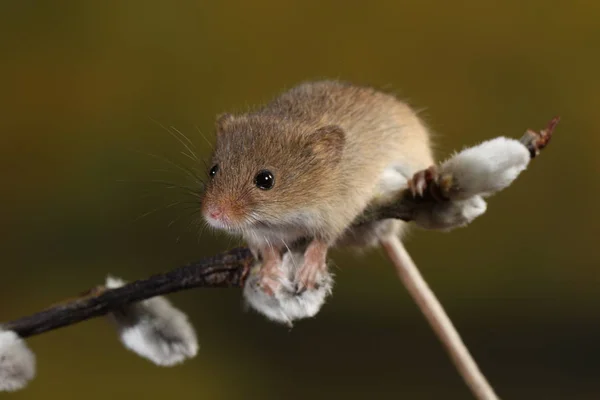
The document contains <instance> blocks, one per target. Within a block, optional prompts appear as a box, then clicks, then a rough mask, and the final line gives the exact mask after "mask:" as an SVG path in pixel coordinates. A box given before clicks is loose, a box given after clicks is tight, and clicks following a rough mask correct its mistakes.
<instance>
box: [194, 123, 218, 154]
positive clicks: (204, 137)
mask: <svg viewBox="0 0 600 400" xmlns="http://www.w3.org/2000/svg"><path fill="white" fill-rule="evenodd" d="M194 128H196V130H197V131H198V133H199V134H200V136H202V139H204V140H205V141H206V143H208V145H209V146H210V148H211V149H214V147H213V145H212V143H211V142H210V141H209V140H208V139H207V138H206V136H204V134H203V133H202V131H201V130H200V128H198V125H194Z"/></svg>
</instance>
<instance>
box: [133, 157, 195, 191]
mask: <svg viewBox="0 0 600 400" xmlns="http://www.w3.org/2000/svg"><path fill="white" fill-rule="evenodd" d="M136 152H137V153H139V154H143V155H146V156H148V157H153V158H156V159H158V160H161V161H164V162H166V163H168V164H171V165H172V166H174V167H175V168H177V169H179V170H180V171H182V172H184V173H185V174H187V175H189V176H190V177H191V178H192V179H193V180H194V181H195V182H196V183H200V182H201V180H200V178H199V177H198V176H197V175H196V174H195V173H194V171H193V170H191V169H190V168H188V167H186V166H183V165H181V164H178V163H176V162H175V161H171V160H169V159H168V158H166V157H163V156H159V155H156V154H152V153H147V152H143V151H136Z"/></svg>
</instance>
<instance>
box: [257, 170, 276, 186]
mask: <svg viewBox="0 0 600 400" xmlns="http://www.w3.org/2000/svg"><path fill="white" fill-rule="evenodd" d="M254 184H255V185H256V187H257V188H259V189H262V190H269V189H271V188H272V187H273V185H274V184H275V176H273V174H272V173H271V171H267V170H266V169H265V170H262V171H260V172H259V173H258V174H256V177H255V178H254Z"/></svg>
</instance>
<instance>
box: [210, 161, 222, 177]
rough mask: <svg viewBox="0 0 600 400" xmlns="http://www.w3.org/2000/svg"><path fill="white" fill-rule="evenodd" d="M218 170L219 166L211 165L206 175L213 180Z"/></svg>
mask: <svg viewBox="0 0 600 400" xmlns="http://www.w3.org/2000/svg"><path fill="white" fill-rule="evenodd" d="M218 170H219V164H215V165H213V167H212V168H211V169H210V172H209V173H208V175H210V177H211V178H213V177H214V176H215V175H216V174H217V171H218Z"/></svg>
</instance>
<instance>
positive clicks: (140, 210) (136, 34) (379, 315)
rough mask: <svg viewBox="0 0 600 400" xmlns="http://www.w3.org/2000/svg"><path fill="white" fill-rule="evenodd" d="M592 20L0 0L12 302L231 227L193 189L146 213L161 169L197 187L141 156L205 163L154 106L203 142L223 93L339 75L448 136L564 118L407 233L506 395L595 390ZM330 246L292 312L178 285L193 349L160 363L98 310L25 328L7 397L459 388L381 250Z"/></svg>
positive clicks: (462, 10) (170, 193) (128, 267)
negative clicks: (28, 350)
mask: <svg viewBox="0 0 600 400" xmlns="http://www.w3.org/2000/svg"><path fill="white" fill-rule="evenodd" d="M599 18H600V3H594V2H589V1H570V2H566V1H564V2H558V1H557V2H545V1H529V2H521V1H504V2H500V1H475V0H470V1H459V2H441V1H438V2H435V1H406V2H399V1H394V2H393V1H389V2H362V3H358V2H356V3H354V2H343V1H319V2H316V1H307V0H302V1H299V0H294V1H273V0H256V1H252V2H244V1H221V2H216V1H215V2H202V1H180V2H159V1H143V2H142V1H122V2H118V1H104V2H85V1H80V2H76V1H72V2H34V1H19V2H3V3H2V5H0V23H1V26H2V35H1V39H0V46H1V48H0V49H1V51H2V62H1V63H0V79H1V80H2V91H1V94H0V99H1V100H0V101H1V104H0V105H1V108H0V116H1V118H0V132H1V136H0V166H1V168H0V179H1V180H2V189H1V190H2V196H1V200H0V206H1V207H0V221H1V222H2V225H3V226H4V229H3V232H4V234H3V238H2V241H1V242H0V243H1V245H0V246H1V247H0V248H1V250H2V264H3V267H2V272H3V274H2V278H1V279H0V320H8V319H13V318H16V317H19V316H22V315H25V314H28V313H31V312H34V311H37V310H39V309H41V308H43V307H45V306H47V305H49V304H51V303H53V302H55V301H57V300H60V299H61V298H64V297H68V296H70V295H73V294H76V293H78V292H79V291H81V290H83V289H86V288H88V287H91V286H94V285H96V284H98V283H100V282H102V281H103V279H104V277H105V276H106V274H107V273H112V274H115V275H117V276H121V277H123V278H124V279H128V280H131V279H136V278H141V277H145V276H147V275H149V274H151V273H154V272H158V271H163V270H166V269H169V268H171V267H175V266H178V265H180V264H183V263H186V262H188V261H192V260H195V259H199V258H202V257H204V256H207V255H209V254H212V253H214V252H216V251H221V250H225V249H227V248H229V247H231V246H233V245H234V244H235V242H234V241H232V240H230V239H229V238H227V237H225V236H213V235H211V234H210V232H204V233H201V234H199V232H200V229H199V228H198V227H197V226H196V224H195V222H194V221H195V219H194V218H195V217H197V215H196V216H193V215H190V214H191V213H192V212H193V211H194V210H193V209H190V208H189V207H185V206H174V207H171V208H167V209H162V210H159V211H157V212H155V213H152V214H150V215H147V216H146V217H143V218H140V219H138V217H139V216H140V215H142V214H145V213H147V212H148V211H151V210H154V209H156V208H157V207H161V206H164V205H168V204H171V203H173V202H175V201H178V200H181V199H183V197H182V195H181V193H180V192H178V191H177V190H173V189H167V188H165V187H163V186H161V185H157V184H152V183H149V182H148V181H154V180H165V181H172V182H178V183H181V184H190V182H189V180H186V177H185V176H184V175H183V174H181V173H179V172H178V171H177V169H176V168H174V167H173V166H172V165H170V164H169V163H168V162H165V161H162V160H160V159H158V158H153V157H151V156H147V155H145V154H144V153H151V154H156V155H160V156H161V157H166V158H167V159H169V160H172V161H174V162H177V163H183V164H186V165H188V166H192V163H191V161H190V160H189V159H187V158H186V157H184V156H183V155H181V154H180V151H181V150H182V148H181V146H180V145H179V143H177V142H176V141H175V140H174V139H173V138H172V137H171V136H169V134H168V133H167V132H166V131H165V130H163V129H162V128H161V127H160V126H159V125H158V124H157V123H156V122H153V120H155V121H158V122H159V123H161V124H164V125H166V126H170V125H173V126H175V127H176V128H178V129H179V130H181V131H182V132H184V133H185V134H186V135H188V136H190V137H191V138H192V140H193V141H194V143H195V145H196V147H197V150H198V152H199V153H200V154H201V155H202V156H203V157H207V156H208V153H209V149H210V148H209V146H208V144H207V142H206V141H205V140H204V139H203V138H202V135H201V134H200V133H199V131H201V132H202V133H203V134H204V136H206V137H207V138H208V139H209V140H212V135H213V133H212V127H213V119H214V116H215V114H217V113H220V112H223V111H236V110H237V111H239V110H245V109H246V108H247V107H248V106H251V105H254V104H258V103H260V102H263V101H266V100H268V99H269V98H271V97H272V96H274V95H275V94H277V93H278V92H279V91H281V90H282V89H284V88H288V87H291V86H292V85H294V84H296V83H298V82H300V81H303V80H307V79H315V78H323V77H328V78H341V79H344V80H349V81H353V82H356V83H362V84H371V85H375V86H378V87H383V88H386V89H392V90H395V91H396V92H398V93H400V96H401V97H402V98H405V99H408V100H409V101H410V102H411V103H412V104H413V105H414V106H415V107H417V108H424V109H425V112H424V114H423V115H424V116H425V118H426V120H427V122H428V123H429V124H430V126H431V127H432V129H433V130H434V131H435V132H436V133H437V139H436V141H437V151H438V156H439V157H445V156H447V155H448V154H450V152H451V151H453V150H455V149H460V148H461V147H462V146H463V145H468V144H474V143H476V142H478V141H481V140H484V139H488V138H492V137H495V136H498V135H509V136H512V137H520V135H521V134H522V133H523V132H524V131H525V129H527V128H535V129H538V128H542V127H544V126H545V124H546V123H547V121H548V120H550V118H552V117H553V116H554V115H555V114H560V115H561V116H562V121H561V123H560V125H559V127H558V130H557V136H556V137H555V140H554V141H553V143H552V145H551V146H550V148H549V149H548V150H547V151H546V152H545V153H544V154H543V156H542V157H541V158H540V159H539V160H536V161H535V162H534V163H532V164H531V166H530V168H529V170H528V171H527V172H526V173H524V174H523V175H522V176H521V177H520V178H519V179H518V180H517V181H516V183H515V184H514V185H513V186H511V187H510V188H509V189H508V190H506V191H505V192H503V193H501V194H500V195H498V196H497V197H495V198H493V199H491V201H490V202H489V208H488V213H487V214H486V215H485V216H483V217H481V218H480V219H478V220H477V221H476V222H474V223H473V224H472V225H471V226H470V227H468V228H467V229H462V230H458V231H455V232H452V233H449V234H443V233H436V232H425V231H416V230H415V231H414V232H413V234H412V235H411V236H410V240H409V242H408V246H409V250H410V251H411V252H412V254H413V256H414V258H415V259H416V261H417V263H418V264H419V266H420V267H421V269H422V271H423V273H424V275H425V276H426V277H427V279H428V280H429V282H430V284H431V286H432V287H433V288H434V290H435V291H436V292H437V294H438V296H439V297H440V299H441V301H442V303H443V304H444V305H445V307H446V308H447V311H448V312H449V314H450V315H451V316H452V318H453V319H454V322H455V323H456V325H457V327H458V329H459V331H460V332H461V334H462V335H463V337H464V339H465V341H466V343H467V344H468V345H469V347H470V349H471V350H472V352H473V354H474V356H475V358H476V359H477V361H478V362H479V364H480V366H481V368H482V370H483V371H484V372H485V373H486V374H487V376H488V378H489V379H490V380H491V382H492V383H493V385H494V386H495V387H496V389H497V390H498V392H499V394H500V395H501V396H502V397H503V398H504V399H598V398H600V344H599V341H598V337H600V323H599V320H600V318H599V317H600V315H599V311H598V310H599V302H600V291H599V290H598V289H599V288H600V279H599V273H598V266H599V261H600V256H599V252H598V251H597V250H598V248H597V240H598V239H597V238H598V233H599V232H598V226H599V224H598V212H597V206H596V201H597V200H594V199H596V196H598V195H599V194H600V185H599V183H598V179H596V176H597V173H598V169H599V167H600V161H599V157H598V156H597V150H596V147H595V146H597V145H599V144H600V143H599V139H598V137H599V136H598V134H597V132H598V131H600V118H598V116H597V115H598V108H599V107H600V85H599V83H598V82H599V80H598V71H599V70H600V24H599V23H598V21H599ZM152 119H153V120H152ZM196 167H199V168H201V169H203V168H204V166H202V165H200V166H196ZM165 169H166V170H168V171H164V170H165ZM188 206H189V205H188ZM173 219H177V220H176V221H175V222H174V223H172V224H171V221H172V220H173ZM333 259H334V261H335V264H336V265H337V266H338V267H337V268H336V274H337V281H336V288H335V291H334V296H333V298H332V299H331V300H330V301H329V302H328V303H327V304H326V305H325V307H324V308H323V310H322V312H321V313H320V314H319V315H318V316H317V318H315V319H313V320H308V321H304V322H301V323H298V324H297V326H296V327H295V328H294V329H293V330H291V331H288V329H286V328H283V327H280V326H277V325H274V324H272V323H269V322H267V321H266V320H264V319H263V318H262V317H260V316H257V315H255V314H253V313H249V312H244V311H243V309H242V307H241V295H240V292H239V291H237V290H197V291H191V292H186V293H180V294H176V295H174V296H171V299H172V300H173V301H174V302H175V303H176V304H177V305H179V306H181V308H183V309H184V310H186V311H187V312H189V315H190V318H191V319H192V320H193V322H194V324H195V326H196V328H197V330H198V335H199V340H200V343H201V349H200V352H199V354H198V356H197V357H196V358H195V359H194V360H192V361H189V362H187V363H186V364H184V365H182V366H179V367H176V368H171V369H163V368H159V367H155V366H154V365H152V364H150V363H149V362H147V361H145V360H142V359H140V358H138V357H137V356H135V355H134V354H132V353H130V352H127V351H125V350H124V349H123V348H122V347H121V345H120V344H119V343H118V341H117V339H116V335H115V334H114V332H113V330H112V327H111V326H110V325H109V324H108V323H107V322H106V321H105V320H102V319H100V320H94V321H89V322H86V323H83V324H80V325H77V326H73V327H70V328H68V329H63V330H59V331H55V332H52V333H48V334H45V335H42V336H39V337H35V338H32V339H31V340H29V341H28V342H29V343H30V345H31V347H32V348H33V350H34V351H35V352H36V354H37V356H38V377H37V378H36V379H35V380H34V381H33V382H32V383H31V385H30V386H29V387H28V388H27V389H26V390H24V391H22V392H18V393H16V394H13V395H11V396H12V397H13V398H15V399H40V398H44V399H70V398H86V399H88V400H92V399H106V398H115V399H127V398H132V397H134V396H135V397H136V398H137V396H139V398H145V399H163V398H171V397H172V398H183V397H184V396H192V397H193V398H206V399H246V398H257V397H260V398H265V399H280V398H291V399H296V398H297V399H301V398H316V399H325V398H332V397H336V398H337V397H340V398H345V399H367V398H369V399H370V398H376V399H396V398H405V399H432V398H443V399H469V398H470V395H469V392H468V391H467V389H466V388H465V386H464V384H463V383H462V381H461V379H460V378H459V376H458V375H457V373H456V371H455V370H454V368H453V366H452V365H451V363H450V361H449V359H448V357H447V356H446V354H445V353H444V351H443V349H442V347H441V346H440V344H439V343H438V341H437V339H436V338H435V337H434V335H433V334H432V332H431V330H430V329H429V327H428V326H427V324H426V323H425V321H424V319H423V318H422V316H421V315H420V313H419V311H418V310H417V309H416V307H415V306H414V304H413V303H412V301H411V300H410V298H409V297H408V295H407V294H406V292H405V290H404V289H403V287H402V286H401V285H400V283H399V282H398V280H397V279H396V277H395V274H394V272H393V270H392V268H391V267H390V265H389V264H388V263H387V262H386V261H385V260H384V258H383V254H382V253H381V252H378V251H375V252H373V253H370V254H369V255H368V256H366V257H364V258H360V259H357V258H355V257H351V256H349V255H345V254H344V253H343V252H339V251H338V252H335V253H334V254H333ZM2 396H6V397H8V396H9V395H7V394H3V395H2Z"/></svg>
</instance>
